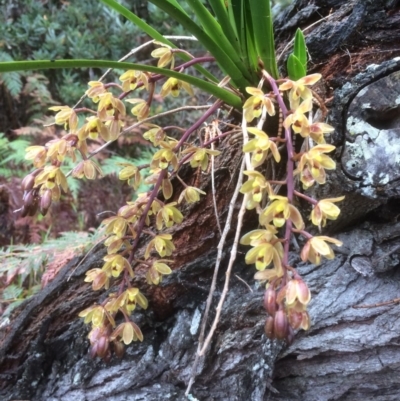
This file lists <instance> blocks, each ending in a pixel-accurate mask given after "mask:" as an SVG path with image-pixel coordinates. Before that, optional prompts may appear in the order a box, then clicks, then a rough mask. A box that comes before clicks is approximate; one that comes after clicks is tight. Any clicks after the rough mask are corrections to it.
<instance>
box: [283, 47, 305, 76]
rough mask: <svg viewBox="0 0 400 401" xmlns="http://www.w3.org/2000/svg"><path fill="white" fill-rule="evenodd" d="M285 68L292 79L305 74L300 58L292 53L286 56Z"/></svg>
mask: <svg viewBox="0 0 400 401" xmlns="http://www.w3.org/2000/svg"><path fill="white" fill-rule="evenodd" d="M287 69H288V74H289V78H290V79H291V80H292V81H297V80H299V79H300V78H303V77H304V76H305V75H306V70H305V68H304V66H303V64H302V63H301V62H300V60H299V59H298V58H297V57H296V56H295V55H294V54H293V53H292V54H290V55H289V57H288V61H287Z"/></svg>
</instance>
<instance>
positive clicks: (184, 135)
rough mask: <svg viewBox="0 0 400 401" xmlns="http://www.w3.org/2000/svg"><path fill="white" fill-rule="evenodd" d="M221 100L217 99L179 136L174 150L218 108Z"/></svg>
mask: <svg viewBox="0 0 400 401" xmlns="http://www.w3.org/2000/svg"><path fill="white" fill-rule="evenodd" d="M221 104H222V100H217V101H216V102H215V103H214V104H213V105H212V106H211V107H210V108H209V109H208V110H207V111H206V112H205V113H204V114H203V115H202V116H201V117H200V118H199V119H198V120H197V121H196V122H195V123H194V124H193V125H192V126H191V127H190V128H189V129H188V130H187V131H186V132H185V133H184V134H183V135H182V137H181V139H180V140H179V142H178V143H177V145H176V146H175V148H174V151H178V150H179V148H180V147H181V146H182V145H183V144H184V143H185V142H186V140H187V139H188V138H189V136H190V135H191V134H192V133H193V132H194V131H196V130H197V129H198V128H200V127H201V125H202V124H203V123H204V122H205V121H206V120H207V118H209V117H210V116H211V115H212V114H213V113H215V111H216V110H218V109H219V108H220V106H221Z"/></svg>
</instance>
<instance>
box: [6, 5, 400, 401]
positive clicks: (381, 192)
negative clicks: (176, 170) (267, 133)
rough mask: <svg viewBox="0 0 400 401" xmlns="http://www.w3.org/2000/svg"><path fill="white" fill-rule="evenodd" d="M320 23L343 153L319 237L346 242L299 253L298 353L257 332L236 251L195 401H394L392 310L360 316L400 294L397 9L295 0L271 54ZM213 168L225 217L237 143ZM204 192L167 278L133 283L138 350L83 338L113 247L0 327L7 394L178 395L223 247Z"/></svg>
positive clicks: (397, 330) (327, 91)
mask: <svg viewBox="0 0 400 401" xmlns="http://www.w3.org/2000/svg"><path fill="white" fill-rule="evenodd" d="M322 18H324V19H323V20H321V19H322ZM313 23H315V25H314V26H313V27H312V28H310V29H309V30H306V31H305V33H306V39H307V45H308V48H309V51H310V56H311V57H312V61H311V64H310V72H320V73H322V74H323V77H324V82H322V83H321V84H320V85H319V87H318V88H317V91H318V93H319V94H320V95H321V96H322V97H323V98H325V99H329V100H327V106H328V107H329V109H330V114H329V118H328V119H329V122H330V123H331V124H332V125H334V126H335V127H336V131H335V133H334V135H332V138H331V141H332V142H333V143H334V144H335V145H336V146H337V148H338V151H337V152H336V155H335V157H336V160H337V163H338V169H337V170H336V171H335V172H334V173H333V174H329V177H330V179H329V182H328V184H327V185H326V187H323V188H321V189H320V190H319V193H317V195H318V196H320V197H321V196H323V197H333V196H337V195H339V194H345V195H346V201H345V204H344V207H343V210H342V216H341V219H340V220H339V222H338V223H337V224H336V225H331V226H329V227H328V228H327V231H326V232H327V233H329V232H334V235H335V237H337V238H339V239H341V240H342V241H343V242H344V245H343V247H341V248H338V249H336V250H335V253H336V255H337V256H336V258H335V259H334V260H333V261H329V262H326V263H323V264H322V265H321V266H318V267H314V266H311V265H309V264H305V263H301V262H300V261H299V257H298V255H297V254H296V253H293V254H292V255H291V263H292V264H293V265H294V266H296V268H298V270H299V272H300V273H301V274H302V276H303V277H304V279H305V280H306V281H307V283H308V284H309V286H310V288H311V292H312V295H313V299H312V302H311V304H310V314H311V318H312V322H313V325H312V327H311V329H310V331H309V332H307V333H304V332H301V333H298V334H297V336H296V338H295V340H294V342H293V344H292V345H291V346H289V347H286V346H285V345H284V344H282V343H279V342H275V341H274V342H271V341H269V340H268V339H266V337H265V336H264V334H263V325H264V321H265V318H266V315H265V312H264V311H263V308H262V295H263V291H262V289H257V288H256V287H255V285H254V280H253V278H252V276H253V274H254V268H253V267H250V266H246V265H244V262H243V253H244V252H246V249H244V248H243V249H241V254H240V255H239V260H238V261H237V263H236V265H235V268H234V276H233V277H232V280H231V286H230V290H229V295H228V299H227V301H226V304H225V306H224V310H223V313H222V317H221V322H220V324H219V326H218V329H217V332H216V333H215V335H214V338H213V341H212V344H211V347H210V349H209V351H208V353H207V355H206V356H205V357H204V358H203V359H202V360H201V361H200V363H199V365H198V368H197V372H196V373H197V377H196V381H195V383H194V386H193V388H192V391H191V395H190V397H189V399H192V400H195V399H198V400H201V401H206V400H207V401H208V400H210V401H211V400H215V401H225V400H226V401H242V400H243V401H244V400H255V401H261V400H270V401H297V400H298V401H328V400H338V401H358V400H360V401H361V400H363V401H372V400H374V401H376V400H378V401H391V400H393V401H394V400H399V399H400V381H399V380H398V377H399V374H400V347H399V337H400V320H399V318H398V316H399V314H400V306H399V304H394V305H389V306H381V307H376V308H362V309H354V308H353V306H355V305H359V304H375V303H380V302H383V301H388V300H391V299H394V298H399V297H400V271H399V269H398V266H399V264H400V261H399V258H400V223H399V222H397V220H398V216H399V214H400V208H399V206H398V198H399V192H398V189H397V188H398V186H397V183H398V181H399V178H400V167H399V166H400V164H399V163H400V156H399V155H400V152H399V151H400V138H399V136H400V118H399V117H398V116H399V108H400V78H399V74H400V73H399V71H400V46H399V43H400V2H399V1H383V0H376V1H372V0H371V1H369V0H353V1H348V0H347V1H333V0H332V1H328V0H326V1H323V0H320V1H319V0H315V1H305V0H304V1H297V2H296V3H295V4H294V5H293V6H291V7H290V8H289V9H288V10H287V11H286V12H285V14H284V15H283V16H282V17H281V18H280V19H279V21H278V22H277V41H278V54H279V53H280V52H281V51H282V50H283V49H284V46H285V45H286V44H287V43H288V41H290V40H291V39H292V38H293V35H294V32H295V29H296V28H297V27H298V26H299V27H300V28H302V29H305V28H307V27H308V26H309V25H311V24H313ZM285 55H286V56H287V54H286V53H283V56H282V60H284V59H285ZM219 158H220V161H219V165H218V166H217V170H216V186H217V189H218V194H217V205H218V210H219V213H220V218H221V220H222V221H223V220H224V219H225V217H226V213H227V209H228V204H229V201H230V199H231V195H232V193H233V188H234V186H235V182H236V179H237V170H238V168H239V164H240V145H236V147H235V146H234V147H232V146H231V147H229V148H228V149H226V150H225V151H224V152H223V155H222V156H220V157H219ZM202 189H205V190H206V191H207V192H208V195H207V197H206V199H205V200H204V201H203V202H202V203H200V204H199V205H196V206H195V207H193V208H191V209H188V210H187V211H186V212H185V215H186V216H187V217H186V218H185V222H184V224H183V225H181V226H180V227H178V228H177V229H176V231H175V232H174V238H176V241H177V252H176V255H175V257H174V259H175V260H176V263H175V265H174V272H173V274H172V275H171V276H168V277H167V279H166V280H165V281H163V282H162V284H161V285H160V286H158V287H155V288H154V287H148V286H146V285H145V283H144V278H143V277H144V271H141V269H140V268H139V269H138V270H137V271H136V273H137V279H136V280H137V283H136V284H137V285H139V286H141V288H143V291H144V292H145V294H146V296H147V297H148V298H149V301H150V307H149V309H148V310H147V311H145V312H141V311H138V312H137V313H135V315H134V316H135V321H136V322H137V323H138V325H139V326H140V327H141V328H142V331H143V334H144V341H143V343H140V344H136V343H135V344H133V345H131V346H129V347H128V348H127V352H126V354H125V356H124V357H123V358H122V359H117V358H113V359H112V360H111V362H109V363H107V364H106V363H104V362H103V361H100V360H98V359H95V360H93V359H91V358H90V356H89V354H88V340H87V338H86V337H87V327H86V326H84V324H83V323H82V321H81V320H80V319H78V318H77V314H78V313H79V311H81V310H82V309H84V308H86V307H88V306H89V305H91V304H93V303H94V302H101V300H102V299H104V297H105V296H106V294H104V293H102V292H100V293H99V292H93V291H92V290H91V288H90V287H89V286H88V285H87V284H86V283H84V282H83V279H84V275H85V272H86V271H87V270H88V269H91V268H96V267H101V265H102V257H103V256H104V253H105V252H104V249H103V248H102V247H101V246H99V247H98V248H97V249H96V250H95V251H94V252H92V253H91V255H90V256H89V257H88V258H87V259H86V260H85V261H84V263H82V264H81V265H80V266H79V268H78V269H77V270H76V271H75V272H74V273H73V274H72V277H71V279H70V280H69V281H67V278H68V276H69V275H70V273H71V272H72V270H73V269H74V267H75V266H76V265H77V264H78V262H79V259H78V258H77V259H75V260H72V261H71V262H70V263H69V264H68V265H67V266H65V268H64V269H63V270H62V271H61V272H60V273H59V275H58V276H57V277H56V279H55V280H54V281H53V282H51V283H50V284H49V285H48V286H47V287H46V288H45V289H44V290H42V291H41V292H40V293H39V294H37V295H36V296H35V297H33V298H32V299H30V300H29V301H27V302H26V303H25V304H24V305H23V306H22V307H21V308H20V309H19V310H18V311H17V312H16V313H15V314H14V316H13V319H12V320H11V323H10V324H8V325H7V324H3V326H2V327H1V332H0V334H1V337H0V341H1V342H0V398H1V399H4V400H16V399H21V400H22V399H26V400H28V399H29V400H32V401H36V400H37V401H40V400H50V401H69V400H71V401H72V400H73V401H80V400H85V401H86V400H87V401H91V400H96V401H103V400H104V401H105V400H111V401H122V400H149V401H152V400H166V399H167V400H168V399H170V400H183V399H185V397H184V392H185V389H186V385H187V383H188V381H189V379H190V376H191V369H192V364H193V360H194V356H195V353H196V349H197V338H198V332H199V324H200V319H201V314H202V312H203V310H204V305H205V300H206V297H207V293H208V289H209V285H210V281H211V276H212V270H213V266H214V263H215V257H216V246H217V243H218V241H219V234H218V230H217V229H216V223H215V217H214V212H213V208H212V198H211V195H210V192H211V190H210V183H209V178H207V177H203V178H202ZM249 216H250V215H249ZM250 220H251V216H250V217H249V220H248V221H247V223H246V224H247V228H248V229H250V228H251V227H253V228H254V227H255V226H256V221H255V220H254V219H253V221H250ZM230 241H231V240H230ZM228 245H229V244H228ZM142 251H143V250H142ZM228 252H229V246H228V247H227V251H226V254H228ZM226 259H227V258H226V255H225V257H224V263H223V264H222V267H223V268H224V267H225V266H226ZM223 268H222V271H221V275H220V276H221V277H220V278H219V281H218V290H217V292H216V296H215V304H216V302H217V298H218V296H219V295H220V290H221V288H222V282H223V279H224V273H223V270H224V269H223ZM238 277H239V278H241V279H242V280H244V281H246V282H247V283H249V285H250V286H251V288H252V290H250V289H249V288H248V287H247V286H246V285H245V284H244V283H243V282H242V281H240V280H239V279H238ZM212 310H214V308H212Z"/></svg>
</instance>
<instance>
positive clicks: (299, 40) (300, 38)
mask: <svg viewBox="0 0 400 401" xmlns="http://www.w3.org/2000/svg"><path fill="white" fill-rule="evenodd" d="M293 54H294V55H295V56H296V57H297V58H298V60H299V61H300V63H301V65H302V66H303V68H304V71H305V73H304V76H305V75H306V74H307V46H306V41H305V39H304V34H303V32H302V31H301V29H299V28H297V31H296V36H295V37H294V49H293ZM300 78H302V77H300Z"/></svg>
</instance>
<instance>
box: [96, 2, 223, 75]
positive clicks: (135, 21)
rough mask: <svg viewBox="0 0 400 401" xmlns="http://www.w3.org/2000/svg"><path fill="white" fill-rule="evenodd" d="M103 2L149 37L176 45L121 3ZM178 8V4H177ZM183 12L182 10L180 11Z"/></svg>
mask: <svg viewBox="0 0 400 401" xmlns="http://www.w3.org/2000/svg"><path fill="white" fill-rule="evenodd" d="M101 1H102V2H103V3H104V4H106V5H108V6H109V7H110V8H112V9H113V10H115V11H116V12H117V13H119V14H121V15H123V16H124V17H125V18H126V19H127V20H129V21H131V22H132V23H133V24H135V25H136V26H137V27H139V28H140V29H141V30H142V31H143V32H145V33H147V35H149V36H150V37H151V38H153V39H155V40H157V41H159V42H161V43H165V44H166V45H168V46H171V47H173V48H176V45H175V44H174V43H172V42H171V41H169V40H168V39H165V38H164V36H163V35H161V34H160V33H159V32H158V31H157V30H156V29H154V28H152V27H151V26H150V25H148V24H146V22H144V21H143V20H142V19H141V18H139V17H138V16H137V15H135V14H134V13H133V12H131V11H129V10H128V9H127V8H125V7H124V6H123V5H121V4H119V3H118V2H116V1H115V0H101ZM179 8H180V6H179ZM182 12H183V11H182ZM178 56H179V57H181V58H182V60H184V61H189V60H190V57H189V56H188V55H187V54H184V53H178ZM195 68H196V69H197V70H198V71H199V72H200V73H201V74H203V75H204V76H205V77H206V78H208V79H210V80H211V81H213V82H217V81H218V80H217V78H216V77H214V75H212V74H211V73H210V72H209V71H207V70H206V69H205V68H203V67H202V66H200V65H198V66H195Z"/></svg>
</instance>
